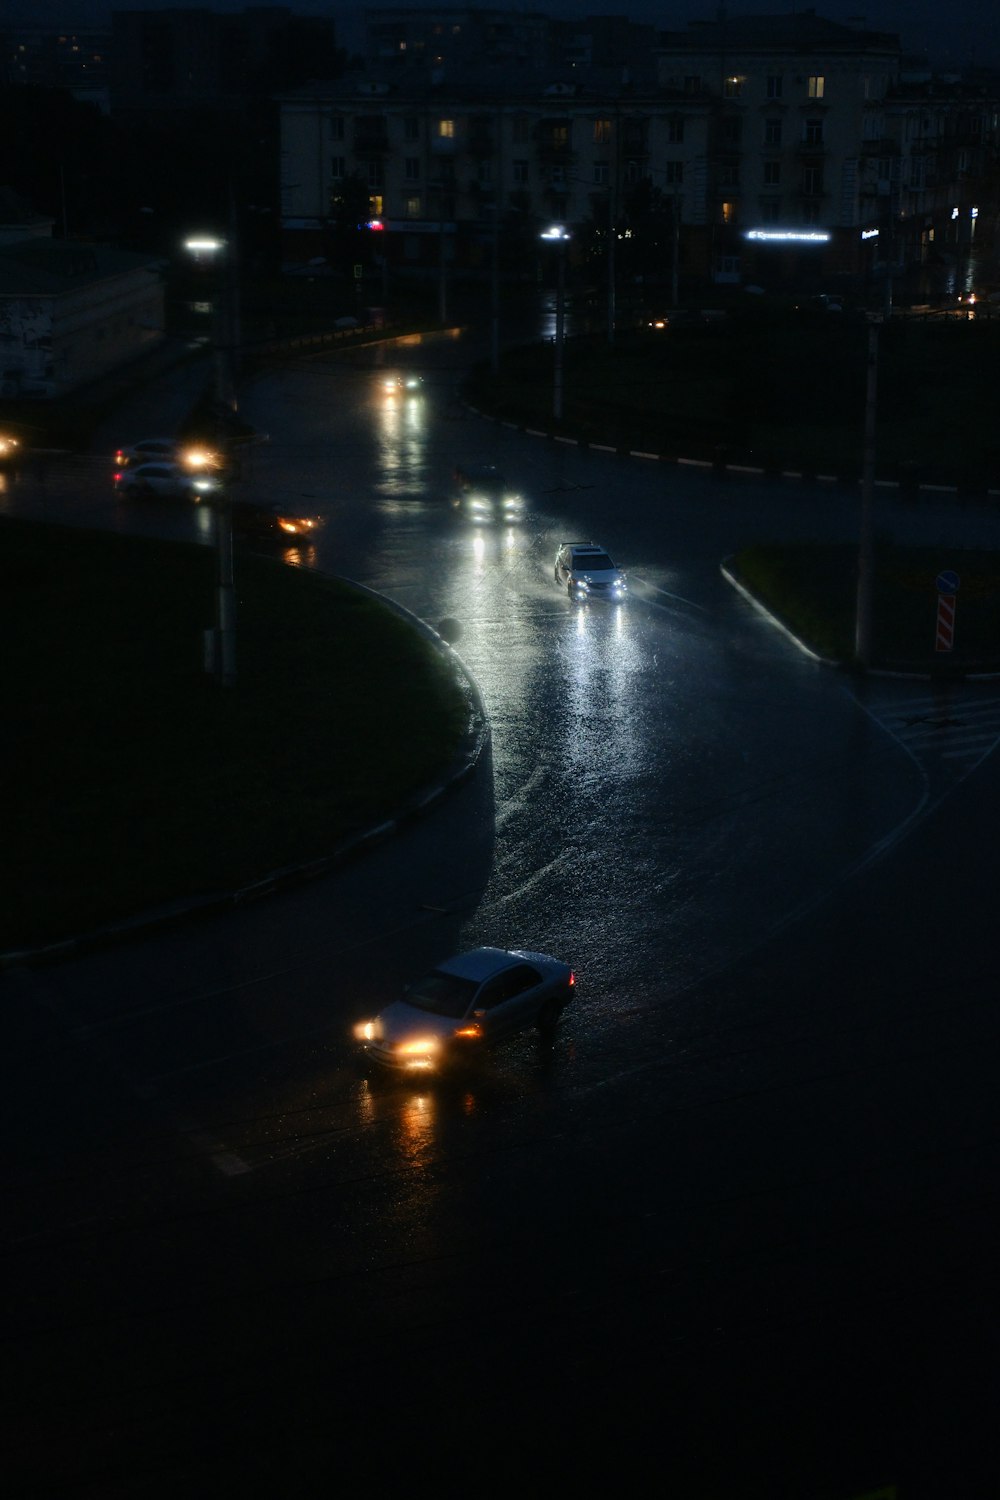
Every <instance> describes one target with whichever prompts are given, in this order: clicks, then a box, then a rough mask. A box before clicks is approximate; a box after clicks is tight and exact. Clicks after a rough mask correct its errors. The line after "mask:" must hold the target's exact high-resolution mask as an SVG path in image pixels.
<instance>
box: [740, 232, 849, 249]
mask: <svg viewBox="0 0 1000 1500" xmlns="http://www.w3.org/2000/svg"><path fill="white" fill-rule="evenodd" d="M743 237H744V239H747V240H767V241H777V242H779V243H787V242H789V241H792V242H795V243H799V244H807V245H825V244H826V243H827V241H828V240H829V238H830V231H829V229H748V230H747V231H746V232H745V234H744V236H743Z"/></svg>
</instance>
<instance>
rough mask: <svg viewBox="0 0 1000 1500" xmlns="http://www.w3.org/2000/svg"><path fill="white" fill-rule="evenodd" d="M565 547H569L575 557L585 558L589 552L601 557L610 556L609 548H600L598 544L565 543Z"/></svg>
mask: <svg viewBox="0 0 1000 1500" xmlns="http://www.w3.org/2000/svg"><path fill="white" fill-rule="evenodd" d="M563 546H564V547H568V548H569V550H570V551H571V552H572V553H573V555H574V556H575V557H585V556H586V555H587V553H589V552H593V553H596V554H597V555H598V556H599V557H606V556H607V555H608V549H607V547H599V546H598V545H597V543H596V542H563Z"/></svg>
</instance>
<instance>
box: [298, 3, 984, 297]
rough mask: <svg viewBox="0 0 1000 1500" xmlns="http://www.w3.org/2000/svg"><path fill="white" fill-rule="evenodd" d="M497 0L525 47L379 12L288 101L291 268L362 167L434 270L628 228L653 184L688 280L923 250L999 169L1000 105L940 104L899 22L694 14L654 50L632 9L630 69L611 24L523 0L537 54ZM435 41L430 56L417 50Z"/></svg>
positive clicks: (314, 242) (775, 276)
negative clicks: (640, 195) (561, 238)
mask: <svg viewBox="0 0 1000 1500" xmlns="http://www.w3.org/2000/svg"><path fill="white" fill-rule="evenodd" d="M451 14H453V15H461V16H463V17H464V16H465V15H466V13H465V12H453V13H451ZM485 14H486V15H487V16H488V18H489V24H490V25H491V26H493V27H494V29H495V35H496V36H497V37H501V38H503V39H504V48H506V49H507V50H503V49H501V51H498V52H497V53H496V55H494V56H493V57H492V60H488V61H485V62H479V63H475V62H473V61H472V60H471V54H470V51H469V49H468V45H467V44H468V35H467V34H463V33H462V30H461V26H459V23H458V22H456V23H455V28H456V29H455V30H452V31H449V32H448V34H447V36H446V37H445V38H444V40H442V42H441V45H440V47H439V48H437V49H435V48H434V47H433V46H431V45H430V43H431V42H432V40H433V37H434V36H435V34H436V33H435V31H434V28H435V27H436V26H443V25H444V24H445V23H444V21H443V20H442V17H443V15H444V13H443V12H433V13H432V12H385V11H379V12H375V13H374V15H375V16H376V17H378V18H381V20H380V24H379V26H378V27H376V28H375V29H374V30H373V31H372V32H371V38H372V46H371V50H372V52H373V53H374V54H376V59H375V60H370V61H369V64H368V66H367V68H366V70H365V71H364V72H363V73H360V74H352V75H349V76H346V77H344V78H342V79H340V80H337V81H334V82H330V83H316V84H310V85H307V86H306V87H304V88H302V89H299V90H297V91H295V92H294V93H289V94H286V95H284V96H283V97H282V98H281V100H280V114H281V159H282V184H281V187H282V205H281V212H282V225H283V236H284V258H285V261H286V263H287V264H289V265H294V264H296V263H299V264H301V263H304V262H306V261H308V260H311V259H316V258H319V257H322V256H323V255H324V253H325V250H326V245H327V243H328V226H329V222H330V217H331V213H332V212H333V210H332V208H331V204H332V203H334V202H335V201H336V199H337V197H338V195H339V194H340V192H341V191H342V187H343V184H344V183H345V182H348V181H351V182H354V183H355V184H357V183H358V182H360V184H361V186H362V188H363V189H365V190H366V191H367V195H368V207H367V210H366V212H367V213H368V215H369V217H370V219H371V220H377V221H379V223H380V224H381V225H382V226H384V232H383V238H382V239H381V240H380V242H379V249H380V253H381V252H384V254H385V256H386V257H387V259H388V260H389V261H390V263H391V262H395V263H398V264H401V265H411V266H420V265H426V266H428V267H432V266H437V265H438V264H439V263H440V262H441V260H442V259H446V260H449V261H453V262H455V263H456V264H458V265H462V266H466V267H475V266H476V265H482V264H483V263H484V261H485V260H486V258H487V256H488V255H489V254H490V253H491V246H492V242H493V236H494V233H495V232H496V225H497V224H498V223H500V224H501V225H506V226H507V229H508V230H511V229H512V227H516V225H517V224H518V223H520V224H522V225H523V226H525V228H526V229H527V230H529V231H533V230H535V229H537V227H539V226H540V225H541V223H542V221H545V220H559V221H563V222H565V223H566V224H567V225H568V226H569V227H570V228H573V227H574V226H576V227H579V226H581V225H583V224H584V223H585V222H590V223H593V222H594V221H595V220H596V219H597V218H598V217H599V216H603V214H604V212H605V210H604V207H603V205H604V204H605V203H606V204H607V220H606V222H607V223H608V224H618V223H620V221H621V217H622V213H623V210H624V208H625V206H626V205H627V203H628V200H629V196H630V194H632V193H633V192H634V190H635V189H636V188H638V187H640V186H641V185H643V184H647V185H649V186H651V187H652V188H654V189H657V190H658V193H657V194H656V195H655V196H656V197H658V198H659V200H660V203H661V205H663V204H664V203H665V204H666V205H668V206H669V209H670V210H671V211H672V215H673V216H674V217H675V219H676V225H677V233H676V247H677V249H676V253H677V254H678V256H679V259H680V264H681V266H682V268H683V271H684V274H685V275H687V276H688V277H692V278H698V279H699V280H714V281H727V280H731V281H743V282H755V281H757V282H761V283H765V284H788V283H789V281H792V282H796V283H799V284H802V283H804V282H806V281H808V280H819V279H822V278H823V277H827V276H830V275H833V274H836V273H844V274H852V275H855V276H858V275H862V274H870V273H871V272H873V271H874V270H876V269H877V267H878V263H879V262H880V261H884V260H885V259H887V258H888V259H890V260H895V259H898V258H899V256H900V255H902V254H903V253H904V248H905V254H906V255H907V257H908V258H909V259H913V258H914V257H918V256H919V255H920V254H921V253H924V252H926V247H927V244H929V243H931V242H933V241H934V240H935V238H940V236H941V234H942V232H943V231H942V227H941V224H940V216H941V215H942V214H944V213H946V212H947V213H948V214H950V213H951V211H952V208H953V207H954V206H955V204H956V203H957V204H959V217H958V221H957V222H958V224H959V227H960V228H961V226H962V223H963V219H962V214H963V213H964V212H966V209H963V207H962V206H961V204H962V203H966V208H967V210H968V212H969V213H970V214H971V210H972V209H973V208H974V207H977V206H978V205H976V204H973V203H972V201H971V198H970V196H969V195H970V193H972V185H973V183H974V182H975V183H985V182H986V180H987V179H988V177H989V170H990V168H989V163H990V161H991V160H992V159H993V156H994V155H995V145H996V141H997V111H996V107H995V102H994V103H993V104H990V102H989V100H988V99H985V100H984V99H980V100H979V102H978V103H977V104H976V105H975V107H973V104H972V103H971V102H970V101H969V100H968V99H967V98H965V97H964V96H963V94H962V91H961V89H960V88H959V87H958V86H957V85H955V86H942V85H941V84H940V82H939V83H938V85H937V92H936V94H934V96H933V106H932V107H931V102H930V101H929V100H928V99H926V98H924V97H922V96H920V95H919V93H918V94H917V95H914V92H913V89H914V85H912V84H911V83H908V82H907V79H906V76H905V75H904V74H903V72H902V69H901V54H900V44H899V39H898V38H897V37H896V36H895V35H892V34H885V33H875V32H869V31H866V30H864V29H859V28H858V27H854V26H842V25H838V24H836V23H834V22H830V21H826V20H824V19H823V18H821V17H818V16H816V15H815V14H814V13H813V12H811V11H807V12H804V13H801V14H798V15H786V16H770V17H768V16H763V17H761V16H758V17H754V18H743V19H731V20H727V19H720V20H717V21H713V22H708V23H695V24H692V25H690V26H688V27H687V28H686V29H685V30H684V31H683V32H671V33H660V34H659V35H658V36H657V37H656V38H655V41H656V45H655V46H652V45H650V43H651V42H652V40H653V37H652V35H651V33H649V31H648V28H640V27H632V28H631V29H630V30H625V31H622V29H621V28H620V27H619V28H618V29H617V30H616V32H615V35H614V47H615V51H614V56H615V58H616V62H615V65H614V66H613V67H609V66H605V67H598V66H594V65H592V64H588V62H587V59H588V57H590V56H592V55H593V53H594V52H597V53H600V48H598V47H594V46H593V45H592V42H593V36H594V35H596V34H597V33H596V31H593V32H591V31H588V30H587V26H588V25H590V26H591V27H595V28H596V27H599V25H600V24H601V23H600V22H597V21H595V22H593V23H580V24H579V25H577V26H575V27H573V28H571V29H569V30H567V29H566V26H565V23H559V24H561V25H562V30H561V31H558V32H557V31H556V30H555V29H553V30H552V31H551V33H550V34H549V38H548V42H547V44H545V45H543V42H542V39H541V32H540V30H539V23H540V18H539V17H537V16H534V15H531V16H528V17H520V13H519V18H520V19H521V20H523V21H524V23H525V24H526V25H527V24H528V23H529V22H530V28H531V34H532V37H533V39H534V45H533V48H532V49H529V51H530V55H521V54H520V53H518V47H519V46H520V43H516V42H511V38H512V37H515V35H516V32H515V31H510V32H503V30H502V28H501V27H500V25H499V20H498V18H499V17H502V15H503V13H502V12H489V13H485ZM404 16H405V17H406V19H405V21H404V20H402V19H400V17H404ZM421 17H423V21H421V19H420V18H421ZM464 24H465V23H464V21H463V22H462V25H464ZM421 25H422V26H423V30H421V29H420V28H421ZM556 26H557V23H552V27H553V28H556ZM401 28H402V29H401ZM404 30H405V35H404ZM508 42H511V47H510V48H507V43H508ZM404 43H405V45H404ZM415 50H418V51H421V53H422V55H424V56H427V61H425V62H422V63H421V64H419V65H416V66H414V65H413V64H412V63H410V62H406V61H401V59H405V58H406V57H407V55H408V54H409V55H410V56H412V55H413V53H414V51H415ZM472 50H473V52H474V51H475V49H474V48H473V49H472ZM428 52H429V54H430V55H429V56H428ZM992 98H993V100H994V101H995V98H996V96H995V94H994V95H993V96H992ZM991 153H993V155H991ZM984 191H985V189H984ZM993 196H994V198H995V197H996V190H995V188H994V190H993ZM952 200H954V201H952ZM979 209H980V214H982V212H983V208H982V206H979ZM928 215H929V216H930V218H931V220H932V221H933V222H930V223H927V224H924V225H923V230H921V231H920V232H918V231H917V229H916V225H917V224H918V222H919V221H920V220H921V219H927V217H928ZM882 218H885V219H886V227H885V228H884V229H883V228H881V225H880V221H881V219H882ZM904 221H905V229H904V228H903V227H902V225H903V223H904ZM951 222H952V221H951V220H950V219H949V220H948V223H949V224H950V223H951ZM969 222H970V223H971V222H974V221H973V220H971V219H970V220H969ZM875 230H879V233H878V234H875V233H874V231H875ZM924 231H926V233H925V234H924V237H923V239H921V234H922V233H924ZM956 232H957V231H956ZM928 235H929V239H928V238H927V236H928ZM664 270H665V271H666V266H665V267H664Z"/></svg>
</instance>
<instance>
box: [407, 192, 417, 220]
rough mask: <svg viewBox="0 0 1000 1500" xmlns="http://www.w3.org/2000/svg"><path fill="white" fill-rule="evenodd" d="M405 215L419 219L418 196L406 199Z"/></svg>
mask: <svg viewBox="0 0 1000 1500" xmlns="http://www.w3.org/2000/svg"><path fill="white" fill-rule="evenodd" d="M406 217H407V218H408V219H419V218H420V199H419V198H416V197H414V198H407V200H406Z"/></svg>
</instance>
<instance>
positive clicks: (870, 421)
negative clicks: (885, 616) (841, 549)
mask: <svg viewBox="0 0 1000 1500" xmlns="http://www.w3.org/2000/svg"><path fill="white" fill-rule="evenodd" d="M880 327H881V320H880V319H879V318H875V317H873V318H872V319H871V321H870V322H869V324H868V359H867V378H866V381H865V429H864V452H863V460H862V467H861V535H860V540H859V544H858V594H857V614H856V618H855V631H854V649H855V655H856V657H857V660H858V665H859V666H860V667H862V668H863V669H865V670H867V668H868V667H869V666H870V665H871V658H872V634H873V625H874V607H873V605H874V592H875V408H876V398H877V394H878V335H879V329H880Z"/></svg>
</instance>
